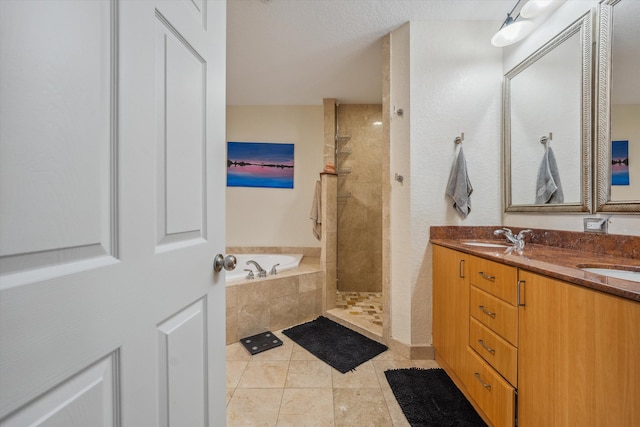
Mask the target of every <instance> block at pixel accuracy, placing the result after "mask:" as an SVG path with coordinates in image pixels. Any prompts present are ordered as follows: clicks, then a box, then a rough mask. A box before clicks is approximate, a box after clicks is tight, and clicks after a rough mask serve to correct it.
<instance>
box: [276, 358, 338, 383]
mask: <svg viewBox="0 0 640 427" xmlns="http://www.w3.org/2000/svg"><path fill="white" fill-rule="evenodd" d="M331 384H332V381H331V366H329V365H327V364H326V363H324V362H322V361H320V360H292V361H291V362H289V372H288V373H287V381H286V382H285V387H287V388H288V387H292V388H311V387H328V388H331Z"/></svg>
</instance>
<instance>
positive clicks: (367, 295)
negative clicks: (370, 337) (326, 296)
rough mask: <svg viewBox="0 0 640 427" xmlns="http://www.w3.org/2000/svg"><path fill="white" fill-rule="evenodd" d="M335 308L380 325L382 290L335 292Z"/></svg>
mask: <svg viewBox="0 0 640 427" xmlns="http://www.w3.org/2000/svg"><path fill="white" fill-rule="evenodd" d="M336 308H337V309H340V310H343V311H344V312H345V313H346V314H348V315H349V316H355V317H357V318H359V319H362V320H366V321H367V322H370V323H373V324H374V325H378V326H382V292H337V293H336Z"/></svg>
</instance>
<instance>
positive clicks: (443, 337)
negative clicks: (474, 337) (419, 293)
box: [433, 245, 469, 375]
mask: <svg viewBox="0 0 640 427" xmlns="http://www.w3.org/2000/svg"><path fill="white" fill-rule="evenodd" d="M467 259H468V257H467V255H466V254H464V253H461V252H457V251H454V250H451V249H447V248H443V247H441V246H435V245H434V247H433V346H434V347H435V349H436V351H437V352H438V355H439V356H440V357H441V358H442V359H443V360H444V361H445V362H446V363H447V364H448V365H449V366H450V367H451V368H452V369H453V371H454V372H455V373H456V374H457V375H461V372H462V369H463V368H464V367H465V360H466V353H467V351H466V348H467V343H468V340H469V282H468V278H467V277H468V273H467V271H468V269H467V264H468V262H467Z"/></svg>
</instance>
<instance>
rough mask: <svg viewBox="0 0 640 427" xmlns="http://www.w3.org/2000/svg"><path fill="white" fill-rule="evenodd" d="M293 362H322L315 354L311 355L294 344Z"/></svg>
mask: <svg viewBox="0 0 640 427" xmlns="http://www.w3.org/2000/svg"><path fill="white" fill-rule="evenodd" d="M291 360H320V359H318V358H317V357H316V356H314V355H313V354H311V353H309V352H308V351H307V350H305V349H304V347H301V346H299V345H298V344H294V346H293V352H292V353H291Z"/></svg>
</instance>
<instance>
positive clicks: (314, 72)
mask: <svg viewBox="0 0 640 427" xmlns="http://www.w3.org/2000/svg"><path fill="white" fill-rule="evenodd" d="M515 3H516V1H515V0H227V104H228V105H320V104H322V99H323V98H336V99H337V100H338V101H340V102H341V103H348V104H380V103H382V37H383V36H384V35H386V34H387V33H389V32H390V31H393V30H395V29H396V28H398V27H400V26H402V25H403V24H404V23H406V22H408V21H428V20H440V21H442V20H488V21H493V22H495V26H496V31H497V30H498V28H499V27H500V25H501V23H502V21H503V20H504V19H505V18H506V14H507V12H509V11H510V10H511V9H512V8H513V6H514V5H515ZM487 43H489V40H487Z"/></svg>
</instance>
